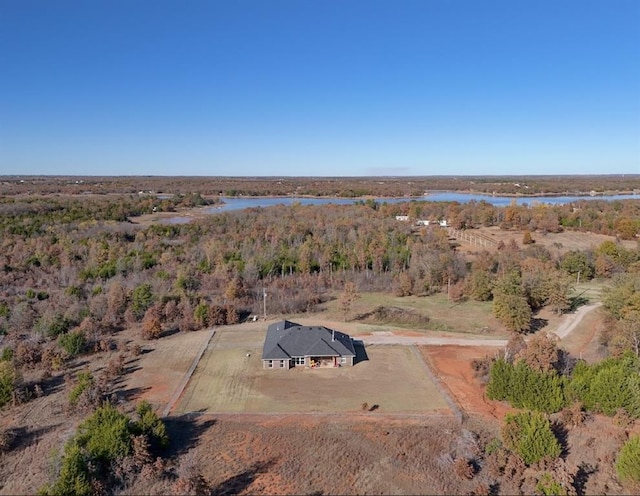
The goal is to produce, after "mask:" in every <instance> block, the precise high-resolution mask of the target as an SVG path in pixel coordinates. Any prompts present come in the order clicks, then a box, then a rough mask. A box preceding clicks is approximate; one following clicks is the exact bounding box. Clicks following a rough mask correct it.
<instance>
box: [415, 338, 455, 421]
mask: <svg viewBox="0 0 640 496" xmlns="http://www.w3.org/2000/svg"><path fill="white" fill-rule="evenodd" d="M410 348H411V352H412V353H413V354H414V356H415V357H416V358H417V359H418V360H419V361H420V363H421V364H422V366H423V368H424V370H425V371H426V372H427V375H428V376H429V378H430V379H431V381H432V382H433V383H434V384H435V386H436V388H437V389H438V391H439V392H440V394H441V395H442V397H443V398H444V401H445V402H446V403H447V405H449V408H451V411H452V412H453V414H454V416H455V417H456V418H457V419H458V421H459V422H460V423H462V422H463V421H464V419H465V418H466V414H465V412H464V409H463V408H462V406H461V405H460V404H459V403H458V402H457V400H456V399H455V396H454V395H453V393H452V392H451V390H450V389H449V387H448V386H447V385H446V384H445V382H444V381H443V380H442V379H441V378H440V376H439V375H438V374H437V373H436V368H435V367H434V366H433V364H432V363H431V360H430V359H429V357H428V356H427V353H426V352H425V353H420V351H419V350H418V348H416V347H415V346H410Z"/></svg>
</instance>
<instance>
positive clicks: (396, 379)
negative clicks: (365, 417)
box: [173, 329, 448, 414]
mask: <svg viewBox="0 0 640 496" xmlns="http://www.w3.org/2000/svg"><path fill="white" fill-rule="evenodd" d="M264 335H265V330H263V329H261V330H242V331H239V330H226V329H225V330H221V331H218V333H217V334H216V336H215V337H214V338H213V340H212V341H211V343H210V346H209V348H208V349H207V351H206V352H205V354H204V355H203V357H202V359H201V360H200V363H199V364H198V367H197V368H196V370H195V372H194V374H193V376H192V378H191V380H190V381H189V384H188V385H187V387H186V389H185V391H184V393H183V395H182V397H181V398H180V400H179V401H178V403H177V405H176V407H175V409H174V411H173V413H174V414H182V413H188V412H208V413H233V412H247V413H292V412H320V413H331V412H360V411H361V405H362V404H363V403H365V402H366V403H368V405H369V406H373V405H378V408H377V410H378V411H379V412H380V413H422V412H428V411H433V410H439V409H442V410H446V409H447V408H448V407H447V404H446V403H445V400H444V398H443V397H442V396H441V395H440V393H439V391H438V389H437V388H436V386H435V385H434V384H433V383H432V381H431V380H430V379H429V377H428V375H427V371H426V369H425V367H426V366H425V364H424V362H422V359H421V358H420V357H419V355H416V354H415V353H414V352H413V350H412V349H411V348H410V347H406V346H370V347H368V348H367V349H366V354H367V357H368V360H363V361H361V362H359V363H358V364H356V366H354V367H340V368H328V369H308V368H295V369H291V370H263V369H262V362H261V360H260V355H261V352H262V343H263V339H264ZM247 355H250V356H247Z"/></svg>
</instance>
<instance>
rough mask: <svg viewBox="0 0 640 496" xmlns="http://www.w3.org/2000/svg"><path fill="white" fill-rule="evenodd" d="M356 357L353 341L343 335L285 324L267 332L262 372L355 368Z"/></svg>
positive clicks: (331, 330) (337, 332)
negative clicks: (305, 368)
mask: <svg viewBox="0 0 640 496" xmlns="http://www.w3.org/2000/svg"><path fill="white" fill-rule="evenodd" d="M355 356H356V352H355V349H354V347H353V341H352V339H351V337H350V336H348V335H347V334H345V333H343V332H340V331H336V330H333V329H328V328H326V327H324V326H303V325H300V324H296V323H295V322H290V321H288V320H282V321H280V322H276V323H274V324H271V325H270V326H269V327H268V328H267V336H266V337H265V339H264V347H263V349H262V368H263V369H290V368H291V367H347V366H348V367H351V366H353V360H354V358H355Z"/></svg>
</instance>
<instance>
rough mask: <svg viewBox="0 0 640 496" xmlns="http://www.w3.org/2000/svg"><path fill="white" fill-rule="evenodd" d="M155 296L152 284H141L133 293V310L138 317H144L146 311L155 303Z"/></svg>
mask: <svg viewBox="0 0 640 496" xmlns="http://www.w3.org/2000/svg"><path fill="white" fill-rule="evenodd" d="M153 300H154V297H153V293H152V291H151V284H141V285H140V286H137V287H136V288H135V289H134V290H133V292H132V293H131V311H132V312H133V314H134V315H135V316H136V318H137V319H141V318H142V317H144V313H145V312H146V311H147V309H148V308H149V307H150V306H151V304H152V303H153Z"/></svg>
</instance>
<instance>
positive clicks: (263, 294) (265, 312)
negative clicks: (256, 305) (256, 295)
mask: <svg viewBox="0 0 640 496" xmlns="http://www.w3.org/2000/svg"><path fill="white" fill-rule="evenodd" d="M262 309H263V311H264V320H267V292H266V290H265V289H264V288H262Z"/></svg>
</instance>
